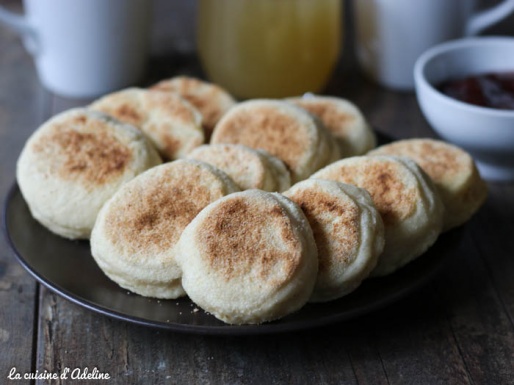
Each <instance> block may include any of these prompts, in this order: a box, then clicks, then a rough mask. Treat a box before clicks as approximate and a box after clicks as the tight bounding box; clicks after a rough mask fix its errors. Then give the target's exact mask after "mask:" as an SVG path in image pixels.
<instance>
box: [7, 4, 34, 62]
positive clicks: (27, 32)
mask: <svg viewBox="0 0 514 385" xmlns="http://www.w3.org/2000/svg"><path fill="white" fill-rule="evenodd" d="M0 23H3V24H4V25H6V26H7V27H9V28H11V29H12V30H14V31H15V32H17V33H19V34H20V35H21V36H22V37H23V44H24V45H25V48H26V49H27V51H29V52H30V53H31V54H36V53H37V52H38V48H39V44H38V39H37V33H36V30H35V28H34V27H33V26H32V25H30V23H29V22H28V21H27V19H26V18H25V17H24V16H21V15H17V14H16V13H13V12H11V11H8V10H7V9H5V8H4V7H3V6H0Z"/></svg>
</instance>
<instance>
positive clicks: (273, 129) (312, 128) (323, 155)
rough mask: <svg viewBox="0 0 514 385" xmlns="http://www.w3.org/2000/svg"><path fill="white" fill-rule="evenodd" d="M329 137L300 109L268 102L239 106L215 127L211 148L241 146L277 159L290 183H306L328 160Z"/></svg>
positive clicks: (258, 100) (274, 101)
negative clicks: (228, 144) (212, 146)
mask: <svg viewBox="0 0 514 385" xmlns="http://www.w3.org/2000/svg"><path fill="white" fill-rule="evenodd" d="M330 138H331V136H330V133H328V132H327V131H326V130H325V129H324V128H323V127H321V126H320V125H318V124H317V122H316V120H315V119H314V118H313V117H312V116H311V115H310V114H309V113H308V112H306V111H305V110H304V109H302V108H300V107H297V106H294V105H293V104H291V103H287V102H285V101H279V100H271V99H254V100H249V101H246V102H242V103H239V104H237V105H236V106H234V107H233V108H231V109H230V111H229V112H227V113H226V114H225V115H224V116H223V117H222V118H221V120H220V121H219V123H218V124H217V125H216V128H215V129H214V133H213V135H212V138H211V143H212V144H217V143H233V144H243V145H246V146H248V147H252V148H255V149H262V150H266V151H267V152H269V153H270V154H271V155H273V156H276V157H277V158H279V159H281V160H282V161H283V162H284V163H285V164H286V166H287V167H288V169H289V171H290V172H291V180H292V182H297V181H299V180H302V179H306V178H307V177H308V176H309V175H310V174H312V173H313V172H314V171H316V170H318V169H319V168H321V167H323V166H325V165H326V164H327V163H328V162H329V159H331V158H332V154H331V153H330V152H331V149H332V147H331V142H330Z"/></svg>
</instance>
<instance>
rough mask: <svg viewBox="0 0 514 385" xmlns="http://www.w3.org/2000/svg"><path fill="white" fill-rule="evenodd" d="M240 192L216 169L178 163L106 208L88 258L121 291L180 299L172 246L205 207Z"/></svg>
mask: <svg viewBox="0 0 514 385" xmlns="http://www.w3.org/2000/svg"><path fill="white" fill-rule="evenodd" d="M235 191H238V189H237V187H236V186H235V184H234V182H233V181H232V180H231V179H230V178H229V177H228V176H227V175H226V174H225V173H223V172H222V171H220V170H218V169H216V168H215V167H213V166H211V165H209V164H207V163H203V162H198V161H195V160H185V159H181V160H176V161H173V162H170V163H166V164H163V165H161V166H158V167H154V168H152V169H150V170H148V171H146V172H145V173H143V174H141V175H139V176H138V177H137V178H134V179H133V180H132V181H130V182H129V183H127V184H125V185H124V186H123V187H122V188H121V189H120V190H118V192H117V193H116V194H115V195H114V196H113V197H112V198H111V199H110V200H109V201H108V202H107V203H106V204H105V206H104V207H103V208H102V210H101V211H100V213H99V215H98V219H97V221H96V224H95V227H94V229H93V232H92V235H91V252H92V254H93V257H94V259H95V261H96V262H97V263H98V266H99V267H100V268H101V269H102V270H103V272H104V273H105V274H106V275H107V276H108V277H109V278H110V279H112V280H113V281H114V282H116V283H117V284H118V285H120V286H121V287H123V288H125V289H128V290H130V291H132V292H134V293H137V294H140V295H143V296H147V297H156V298H177V297H179V296H182V295H184V290H183V289H182V285H181V284H180V277H181V271H180V269H179V267H178V266H177V264H176V261H175V257H176V244H177V242H178V240H179V237H180V235H181V234H182V231H183V230H184V228H185V227H186V226H187V225H188V224H189V222H191V221H192V220H193V218H194V217H195V216H196V215H197V214H198V213H199V212H200V211H201V210H202V209H203V208H204V207H205V206H207V205H208V204H209V203H212V202H214V201H215V200H217V199H219V198H221V197H223V196H225V195H227V194H230V193H232V192H235Z"/></svg>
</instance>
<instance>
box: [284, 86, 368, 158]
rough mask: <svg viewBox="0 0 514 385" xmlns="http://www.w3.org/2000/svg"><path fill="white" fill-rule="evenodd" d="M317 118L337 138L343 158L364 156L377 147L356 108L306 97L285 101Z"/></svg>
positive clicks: (345, 102) (337, 100)
mask: <svg viewBox="0 0 514 385" xmlns="http://www.w3.org/2000/svg"><path fill="white" fill-rule="evenodd" d="M287 100H288V101H290V102H292V103H294V104H296V105H298V106H300V107H302V108H304V109H306V110H307V111H309V112H310V113H311V114H313V115H315V116H317V117H318V118H319V119H321V121H322V122H323V124H324V125H325V127H327V128H328V130H329V131H330V133H331V134H332V135H333V136H334V138H336V140H337V143H338V144H339V147H340V149H341V154H342V157H350V156H355V155H363V154H365V153H366V152H367V151H369V150H371V149H372V148H374V147H375V146H376V137H375V134H374V132H373V130H372V129H371V127H370V125H369V123H368V122H367V121H366V119H365V118H364V115H363V114H362V112H361V111H360V110H359V108H358V107H357V106H356V105H355V104H353V103H352V102H350V101H348V100H346V99H342V98H337V97H334V96H319V95H313V94H306V95H304V96H303V97H296V98H290V99H287Z"/></svg>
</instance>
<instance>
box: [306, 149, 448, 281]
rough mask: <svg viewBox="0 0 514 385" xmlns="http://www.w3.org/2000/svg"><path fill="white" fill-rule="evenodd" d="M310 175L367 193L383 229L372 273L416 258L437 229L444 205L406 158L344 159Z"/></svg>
mask: <svg viewBox="0 0 514 385" xmlns="http://www.w3.org/2000/svg"><path fill="white" fill-rule="evenodd" d="M312 178H319V179H329V180H336V181H339V182H343V183H348V184H353V185H355V186H358V187H361V188H364V189H366V190H367V191H368V192H369V193H370V195H371V198H372V199H373V202H374V204H375V206H376V207H377V209H378V211H379V213H380V215H381V216H382V220H383V222H384V230H385V247H384V251H383V253H382V255H381V256H380V257H379V260H378V264H377V266H376V267H375V269H374V270H373V272H372V273H371V275H374V276H381V275H386V274H389V273H392V272H394V271H395V270H397V269H398V268H400V267H402V266H403V265H405V264H406V263H408V262H410V261H412V260H413V259H415V258H417V257H419V256H420V255H421V254H423V253H424V252H425V251H426V250H427V249H428V248H429V247H430V246H431V245H432V244H433V243H434V242H435V241H436V240H437V237H438V236H439V234H440V232H441V229H442V226H443V214H444V206H443V203H442V201H441V199H440V198H439V194H438V192H437V190H436V188H435V186H434V185H433V183H432V181H431V180H430V178H429V177H428V176H427V175H426V174H425V173H424V172H423V170H421V168H419V167H418V166H417V165H416V163H414V161H412V160H410V159H409V158H401V157H393V156H356V157H351V158H346V159H343V160H340V161H338V162H335V163H333V164H331V165H329V166H327V167H325V168H324V169H322V170H320V171H318V172H317V173H315V174H314V175H313V176H312Z"/></svg>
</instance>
